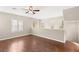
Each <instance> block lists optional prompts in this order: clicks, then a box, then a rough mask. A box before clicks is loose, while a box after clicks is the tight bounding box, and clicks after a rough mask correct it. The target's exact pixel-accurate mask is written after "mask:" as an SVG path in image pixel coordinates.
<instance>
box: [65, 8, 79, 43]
mask: <svg viewBox="0 0 79 59" xmlns="http://www.w3.org/2000/svg"><path fill="white" fill-rule="evenodd" d="M64 21H65V22H64V28H65V40H72V41H75V42H79V7H73V8H70V9H66V10H64Z"/></svg>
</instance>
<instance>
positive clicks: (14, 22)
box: [11, 19, 18, 32]
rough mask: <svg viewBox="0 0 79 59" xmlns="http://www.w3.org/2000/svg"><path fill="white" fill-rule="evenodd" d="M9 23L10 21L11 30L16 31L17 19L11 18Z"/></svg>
mask: <svg viewBox="0 0 79 59" xmlns="http://www.w3.org/2000/svg"><path fill="white" fill-rule="evenodd" d="M11 23H12V32H17V29H18V22H17V20H15V19H13V20H12V22H11Z"/></svg>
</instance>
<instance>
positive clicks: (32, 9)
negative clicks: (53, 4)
mask: <svg viewBox="0 0 79 59" xmlns="http://www.w3.org/2000/svg"><path fill="white" fill-rule="evenodd" d="M25 11H26V13H32V14H36V13H37V12H39V11H40V10H39V9H34V8H33V7H32V6H29V7H28V9H25Z"/></svg>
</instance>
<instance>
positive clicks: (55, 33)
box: [33, 17, 64, 42]
mask: <svg viewBox="0 0 79 59" xmlns="http://www.w3.org/2000/svg"><path fill="white" fill-rule="evenodd" d="M62 20H63V17H54V18H49V19H45V20H41V22H42V21H43V22H44V23H45V24H47V25H49V26H50V27H51V26H54V27H55V28H57V27H58V26H57V27H56V26H55V25H59V26H60V25H61V23H62ZM35 21H36V20H35ZM37 21H39V20H37ZM50 22H51V23H50ZM58 22H59V23H58ZM38 23H40V22H38ZM37 26H39V27H37ZM40 26H42V23H40V24H36V27H35V28H33V34H34V35H37V36H41V37H45V38H49V39H52V40H57V41H61V42H64V31H63V29H59V28H58V29H54V28H50V29H49V28H44V26H43V27H40Z"/></svg>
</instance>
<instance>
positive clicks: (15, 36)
mask: <svg viewBox="0 0 79 59" xmlns="http://www.w3.org/2000/svg"><path fill="white" fill-rule="evenodd" d="M26 35H30V34H23V35H17V36H13V37H8V38H7V37H6V38H2V39H0V41H1V40H8V39H11V38H15V37H20V36H26Z"/></svg>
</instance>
